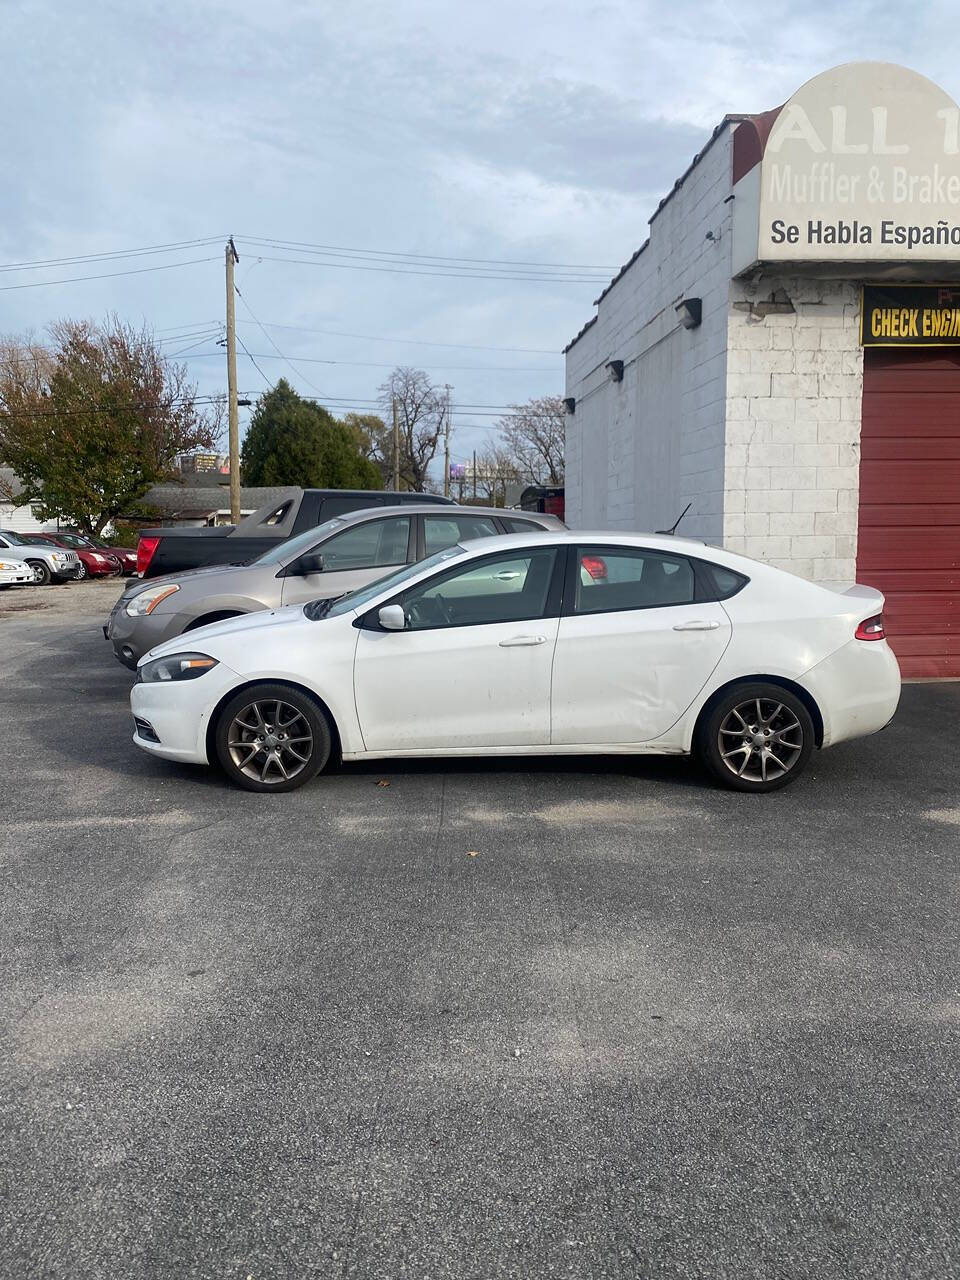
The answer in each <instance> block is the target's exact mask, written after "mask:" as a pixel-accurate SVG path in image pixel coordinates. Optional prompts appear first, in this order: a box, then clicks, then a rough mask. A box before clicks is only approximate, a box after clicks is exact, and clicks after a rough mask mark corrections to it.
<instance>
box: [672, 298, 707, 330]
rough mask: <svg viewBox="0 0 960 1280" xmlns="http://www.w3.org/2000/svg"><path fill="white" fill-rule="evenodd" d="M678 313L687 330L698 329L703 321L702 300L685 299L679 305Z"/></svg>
mask: <svg viewBox="0 0 960 1280" xmlns="http://www.w3.org/2000/svg"><path fill="white" fill-rule="evenodd" d="M676 312H677V317H678V319H679V320H680V323H681V324H682V325H683V327H684V328H685V329H696V327H697V325H698V324H699V323H700V321H701V320H702V319H703V301H702V300H701V299H700V298H684V300H683V301H682V302H678V303H677V306H676Z"/></svg>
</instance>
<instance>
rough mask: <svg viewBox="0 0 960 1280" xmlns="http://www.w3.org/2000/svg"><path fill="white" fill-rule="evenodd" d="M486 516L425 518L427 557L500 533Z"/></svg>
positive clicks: (424, 539) (424, 531)
mask: <svg viewBox="0 0 960 1280" xmlns="http://www.w3.org/2000/svg"><path fill="white" fill-rule="evenodd" d="M499 532H500V531H499V529H498V528H497V526H496V525H495V524H494V522H493V521H492V520H490V519H488V518H487V517H486V516H424V517H423V542H424V552H423V554H424V555H425V556H432V555H433V553H434V552H435V551H442V550H443V549H444V547H452V546H454V545H455V544H456V543H458V542H465V541H466V540H467V539H468V538H489V537H491V536H492V535H494V534H497V533H499Z"/></svg>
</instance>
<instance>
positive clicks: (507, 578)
mask: <svg viewBox="0 0 960 1280" xmlns="http://www.w3.org/2000/svg"><path fill="white" fill-rule="evenodd" d="M494 577H495V578H497V579H498V580H499V581H500V582H512V581H513V580H514V578H519V577H520V570H519V569H514V570H510V569H502V570H501V571H500V573H497V574H494Z"/></svg>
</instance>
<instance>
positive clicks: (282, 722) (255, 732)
mask: <svg viewBox="0 0 960 1280" xmlns="http://www.w3.org/2000/svg"><path fill="white" fill-rule="evenodd" d="M272 704H277V706H278V708H279V716H278V717H277V718H276V720H274V718H273V717H275V716H276V712H275V711H274V710H273V705H272ZM254 708H256V709H257V710H254ZM238 719H239V720H240V721H241V722H242V725H241V727H239V728H238V727H237V725H236V722H237V720H238ZM278 726H279V727H280V730H281V733H280V734H278V733H277V727H278ZM305 727H306V732H305ZM285 729H289V730H290V732H289V733H288V734H287V735H286V738H283V735H282V731H283V730H285ZM231 730H232V731H233V734H234V735H235V736H233V737H231ZM259 730H262V731H263V732H262V733H261V732H259ZM308 738H309V742H308V741H307V739H308ZM260 742H263V743H264V745H263V746H262V747H261V746H260V745H259V744H260ZM284 742H286V745H284ZM332 742H333V735H332V733H331V731H330V725H329V723H328V721H327V717H326V716H325V715H324V713H323V711H321V709H320V708H319V707H318V706H317V704H316V703H315V702H314V701H313V700H312V699H311V698H309V697H307V695H306V694H305V693H301V692H300V691H299V690H298V689H294V688H292V687H291V686H290V685H285V684H256V685H251V686H250V688H248V689H244V690H243V691H242V692H240V693H238V694H236V695H235V696H234V697H233V698H231V699H230V700H229V702H226V703H224V705H223V707H222V708H221V710H220V714H219V716H218V717H217V725H216V730H215V743H216V750H217V759H218V760H219V761H220V764H221V766H222V768H223V771H224V773H225V774H226V775H227V777H228V778H230V780H231V781H232V782H235V783H236V784H237V785H238V786H240V787H244V788H245V789H246V790H247V791H296V789H297V788H298V787H302V786H303V785H304V783H306V782H309V781H310V780H311V778H315V777H316V776H317V774H318V773H319V772H320V770H321V769H323V768H324V767H325V765H326V764H327V762H328V761H329V759H330V752H331V749H332ZM301 752H306V756H305V758H304V759H303V763H302V764H300V763H297V762H298V761H299V757H300V753H301ZM268 757H271V758H272V760H271V758H268ZM291 768H296V772H295V773H294V774H293V775H292V776H286V775H287V774H289V770H290V769H291ZM245 770H249V772H247V771H245Z"/></svg>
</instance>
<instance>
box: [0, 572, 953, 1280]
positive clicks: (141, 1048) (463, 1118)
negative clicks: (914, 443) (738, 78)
mask: <svg viewBox="0 0 960 1280" xmlns="http://www.w3.org/2000/svg"><path fill="white" fill-rule="evenodd" d="M120 589H121V584H120V583H118V582H110V583H87V584H78V585H75V586H69V587H66V588H36V589H35V588H25V589H22V590H17V591H8V592H5V593H3V594H2V595H0V652H2V654H3V663H2V666H0V722H2V725H3V734H2V744H3V772H2V783H0V786H2V794H3V797H4V801H3V823H2V828H0V854H2V861H3V879H4V892H3V894H2V896H0V918H2V925H0V929H2V936H3V940H4V941H3V946H2V957H0V1010H2V1018H3V1022H4V1024H5V1031H4V1039H5V1040H6V1042H7V1046H8V1052H6V1053H4V1054H3V1055H0V1082H2V1087H0V1107H2V1120H0V1125H2V1127H0V1168H2V1175H0V1176H2V1181H3V1183H4V1184H5V1186H6V1191H5V1206H6V1212H5V1218H6V1222H7V1228H8V1229H7V1235H6V1239H5V1240H4V1241H3V1242H2V1243H0V1251H2V1252H0V1275H2V1276H10V1277H14V1276H16V1277H20V1276H24V1277H26V1276H30V1277H34V1276H38V1277H39V1276H43V1277H46V1276H50V1277H53V1276H83V1277H97V1278H100V1277H102V1278H104V1280H107V1278H109V1280H116V1278H117V1277H124V1278H128V1277H147V1276H149V1277H152V1278H156V1277H171V1278H172V1277H177V1278H181V1277H204V1278H206V1277H211V1278H212V1277H239V1278H240V1280H245V1278H249V1277H253V1278H254V1280H275V1278H276V1280H280V1278H286V1277H308V1276H317V1277H320V1276H323V1277H327V1276H361V1275H362V1276H384V1277H478V1278H479V1277H484V1278H489V1277H494V1276H497V1277H499V1276H509V1277H513V1276H515V1277H531V1276H537V1277H541V1276H542V1277H547V1276H550V1277H555V1276H577V1277H590V1278H591V1280H592V1278H595V1277H604V1276H645V1277H704V1278H707V1277H709V1278H710V1280H717V1278H719V1277H730V1278H731V1280H733V1278H736V1280H742V1278H743V1277H747V1276H762V1277H777V1278H778V1280H779V1278H781V1277H797V1278H798V1280H799V1278H800V1277H803V1278H804V1280H807V1278H808V1277H816V1278H817V1280H824V1278H827V1277H851V1276H856V1277H871V1278H875V1277H881V1276H890V1277H897V1278H898V1280H900V1278H903V1277H911V1278H919V1277H931V1278H933V1277H936V1278H937V1280H942V1278H943V1277H945V1276H947V1275H954V1274H957V1272H958V1269H960V1253H958V1249H957V1243H956V1221H957V1216H958V1209H960V1206H958V1204H957V1195H956V1182H955V1176H956V1167H957V1166H956V1161H957V1156H958V1141H957V1132H956V1106H957V1100H958V1099H957V1070H956V1065H957V1060H958V1059H957V1052H958V1049H960V1034H958V1033H960V983H958V975H957V956H958V938H957V918H958V911H957V906H958V904H957V893H956V889H957V855H958V849H960V770H958V766H957V756H956V749H955V729H956V726H957V724H958V723H960V684H942V685H912V686H907V687H906V688H905V692H904V699H903V703H902V706H901V710H900V713H899V715H898V717H897V719H896V720H895V722H894V724H893V725H892V726H891V727H890V728H889V729H888V730H887V731H886V732H885V733H883V734H881V735H878V736H876V737H873V738H869V739H866V740H863V741H860V742H854V743H851V744H848V745H844V746H841V747H838V748H836V749H834V750H833V751H830V752H828V753H825V754H824V755H823V756H822V757H821V758H819V759H818V760H816V761H814V762H813V763H812V765H811V767H810V769H809V770H808V772H807V774H806V775H805V776H804V777H803V778H802V779H800V780H799V781H798V782H797V784H796V785H794V786H793V787H790V788H788V789H787V790H785V791H783V792H781V793H777V794H774V795H770V796H766V797H756V796H744V795H740V794H736V793H732V792H726V791H721V790H718V789H716V788H714V787H713V786H711V785H710V784H709V783H707V782H706V781H705V780H704V778H703V777H702V775H701V774H700V773H699V772H698V771H697V770H696V769H695V768H694V767H693V766H691V765H690V764H689V763H687V762H686V761H682V760H676V759H654V758H651V759H635V760H631V759H630V758H617V759H606V760H593V759H580V758H576V759H574V758H571V759H566V760H562V761H559V762H558V761H557V760H546V759H545V760H542V761H539V760H520V761H517V762H515V763H514V762H509V761H508V762H504V761H486V762H470V761H464V760H456V761H450V762H444V761H429V762H424V761H412V762H409V763H403V764H398V763H397V762H394V761H390V762H384V763H382V764H379V765H377V764H362V765H357V764H354V765H349V766H347V767H344V768H342V769H340V770H339V771H337V772H335V773H333V774H331V775H329V776H326V777H322V778H320V779H319V780H317V781H316V782H315V783H313V784H311V785H309V786H307V787H305V788H304V789H303V790H301V791H298V792H295V793H292V794H290V795H281V796H260V795H255V794H249V793H245V792H241V791H238V790H235V789H233V788H231V787H229V786H228V785H227V784H226V783H225V782H224V780H223V779H222V778H221V777H219V776H218V775H217V774H214V773H208V772H206V771H202V770H195V769H188V768H185V767H179V766H175V765H171V764H167V763H164V762H162V761H158V760H155V759H152V758H149V757H147V756H146V755H145V754H143V753H141V752H139V751H138V750H137V749H136V748H135V747H134V746H133V744H132V742H131V740H130V735H131V731H132V730H131V723H130V717H129V709H128V706H127V693H128V689H129V685H130V679H131V677H130V673H129V672H127V671H125V670H124V669H123V668H121V667H120V666H119V665H118V664H117V663H116V661H115V660H114V659H113V657H112V654H111V651H110V648H109V646H108V645H107V643H106V642H105V641H104V639H103V636H102V634H101V632H100V624H101V622H102V621H103V619H104V617H105V616H106V614H107V612H108V611H109V608H110V605H111V604H112V602H113V600H114V599H115V598H116V595H117V593H118V592H119V591H120Z"/></svg>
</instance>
